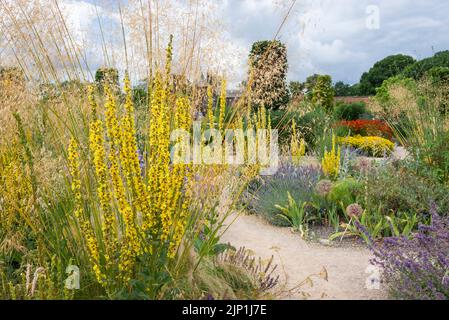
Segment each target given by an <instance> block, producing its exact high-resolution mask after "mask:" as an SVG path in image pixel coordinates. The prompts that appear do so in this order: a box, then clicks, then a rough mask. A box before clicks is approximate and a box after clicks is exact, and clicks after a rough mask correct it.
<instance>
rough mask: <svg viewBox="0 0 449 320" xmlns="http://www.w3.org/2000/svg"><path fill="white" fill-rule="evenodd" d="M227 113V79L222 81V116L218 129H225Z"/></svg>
mask: <svg viewBox="0 0 449 320" xmlns="http://www.w3.org/2000/svg"><path fill="white" fill-rule="evenodd" d="M225 115H226V80H223V81H222V82H221V95H220V116H219V119H218V130H220V131H222V130H223V129H224V121H225Z"/></svg>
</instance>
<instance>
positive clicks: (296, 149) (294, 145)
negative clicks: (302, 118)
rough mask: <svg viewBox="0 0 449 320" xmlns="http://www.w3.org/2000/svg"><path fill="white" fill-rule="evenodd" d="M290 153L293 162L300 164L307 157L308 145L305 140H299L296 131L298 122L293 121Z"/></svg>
mask: <svg viewBox="0 0 449 320" xmlns="http://www.w3.org/2000/svg"><path fill="white" fill-rule="evenodd" d="M290 153H291V156H292V159H293V162H294V163H296V164H298V163H299V162H300V161H301V158H302V157H304V156H305V155H306V143H305V140H304V139H299V137H298V133H297V129H296V121H295V120H294V119H293V122H292V137H291V141H290Z"/></svg>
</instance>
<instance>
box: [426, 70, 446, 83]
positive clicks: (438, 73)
mask: <svg viewBox="0 0 449 320" xmlns="http://www.w3.org/2000/svg"><path fill="white" fill-rule="evenodd" d="M427 76H428V77H429V78H430V80H431V81H432V82H433V83H434V84H437V85H449V68H448V67H433V68H432V69H430V70H429V71H427Z"/></svg>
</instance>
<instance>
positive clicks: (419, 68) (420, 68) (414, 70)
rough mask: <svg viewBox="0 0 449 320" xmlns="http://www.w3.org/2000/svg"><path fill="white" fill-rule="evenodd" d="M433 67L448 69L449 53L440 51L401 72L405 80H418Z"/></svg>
mask: <svg viewBox="0 0 449 320" xmlns="http://www.w3.org/2000/svg"><path fill="white" fill-rule="evenodd" d="M435 67H446V68H447V67H449V51H441V52H438V53H436V54H435V55H434V56H433V57H429V58H426V59H423V60H420V61H418V62H416V63H414V64H412V65H409V66H407V67H406V68H405V70H404V71H403V75H404V77H406V78H413V79H416V80H417V79H420V78H422V77H423V76H424V75H425V74H426V73H427V72H428V71H429V70H431V69H432V68H435Z"/></svg>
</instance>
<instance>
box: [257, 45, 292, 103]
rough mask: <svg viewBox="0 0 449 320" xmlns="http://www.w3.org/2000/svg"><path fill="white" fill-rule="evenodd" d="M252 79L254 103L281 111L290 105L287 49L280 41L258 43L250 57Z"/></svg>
mask: <svg viewBox="0 0 449 320" xmlns="http://www.w3.org/2000/svg"><path fill="white" fill-rule="evenodd" d="M249 63H250V71H249V72H250V79H251V80H252V81H251V82H250V83H251V93H252V100H253V103H254V104H256V105H257V106H264V107H266V108H269V109H279V108H280V107H281V106H283V105H286V104H287V103H288V99H289V97H288V90H287V70H288V64H287V48H286V46H285V45H284V44H283V43H281V42H280V41H277V40H274V41H258V42H255V43H254V44H253V46H252V49H251V52H250V55H249Z"/></svg>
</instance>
